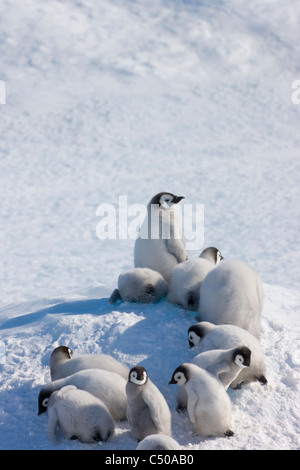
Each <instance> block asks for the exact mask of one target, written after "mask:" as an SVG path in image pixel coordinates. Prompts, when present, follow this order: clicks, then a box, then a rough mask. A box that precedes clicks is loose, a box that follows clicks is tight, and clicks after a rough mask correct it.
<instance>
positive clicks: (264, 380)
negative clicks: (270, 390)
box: [257, 375, 268, 385]
mask: <svg viewBox="0 0 300 470" xmlns="http://www.w3.org/2000/svg"><path fill="white" fill-rule="evenodd" d="M257 380H258V381H259V382H260V383H261V384H262V385H266V384H267V383H268V381H267V379H266V377H265V376H264V375H261V376H260V377H258V378H257Z"/></svg>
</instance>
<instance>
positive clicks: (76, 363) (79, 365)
mask: <svg viewBox="0 0 300 470" xmlns="http://www.w3.org/2000/svg"><path fill="white" fill-rule="evenodd" d="M85 369H103V370H107V371H109V372H115V373H116V374H119V375H121V377H123V378H124V379H125V380H126V381H127V377H128V373H129V369H128V368H127V367H126V366H124V365H123V364H121V362H119V361H117V360H116V359H115V358H114V357H112V356H109V355H108V354H79V355H78V356H75V357H73V351H72V350H71V349H70V348H68V347H67V346H58V347H57V348H55V349H54V351H53V352H52V354H51V356H50V374H51V380H57V379H62V378H63V377H67V376H69V375H72V374H75V373H76V372H79V371H80V370H85Z"/></svg>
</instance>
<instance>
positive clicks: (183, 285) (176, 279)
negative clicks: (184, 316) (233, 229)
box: [168, 247, 223, 310]
mask: <svg viewBox="0 0 300 470" xmlns="http://www.w3.org/2000/svg"><path fill="white" fill-rule="evenodd" d="M221 259H223V257H222V255H221V253H220V252H219V250H218V249H217V248H214V247H209V248H206V249H205V250H204V251H203V252H202V253H201V255H200V256H199V258H190V259H189V260H187V261H185V262H184V263H180V264H178V265H177V266H175V268H174V270H173V273H172V277H171V281H170V285H169V292H168V300H169V301H170V302H171V303H174V304H179V305H181V306H182V307H183V308H185V309H187V310H198V307H199V296H200V286H201V283H202V281H203V280H204V279H205V277H206V276H207V274H208V273H209V272H210V271H211V270H212V269H214V268H215V266H216V264H217V263H219V262H220V260H221Z"/></svg>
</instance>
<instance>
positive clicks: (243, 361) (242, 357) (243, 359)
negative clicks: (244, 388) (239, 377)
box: [233, 346, 251, 368]
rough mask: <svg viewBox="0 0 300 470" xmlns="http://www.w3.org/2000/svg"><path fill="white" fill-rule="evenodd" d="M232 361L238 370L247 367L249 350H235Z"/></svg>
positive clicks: (241, 348) (249, 359)
mask: <svg viewBox="0 0 300 470" xmlns="http://www.w3.org/2000/svg"><path fill="white" fill-rule="evenodd" d="M233 360H234V362H235V364H236V365H237V366H239V367H240V368H243V367H249V366H250V364H251V350H250V349H249V348H247V347H246V346H241V347H239V348H236V349H235V350H234V353H233Z"/></svg>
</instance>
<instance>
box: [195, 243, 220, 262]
mask: <svg viewBox="0 0 300 470" xmlns="http://www.w3.org/2000/svg"><path fill="white" fill-rule="evenodd" d="M199 258H205V259H207V260H209V261H211V262H212V263H213V264H216V265H217V264H218V263H219V262H220V261H222V259H224V257H223V256H222V255H221V252H220V251H219V250H218V248H215V247H214V246H210V247H208V248H205V250H203V251H202V253H201V254H200V255H199Z"/></svg>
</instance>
